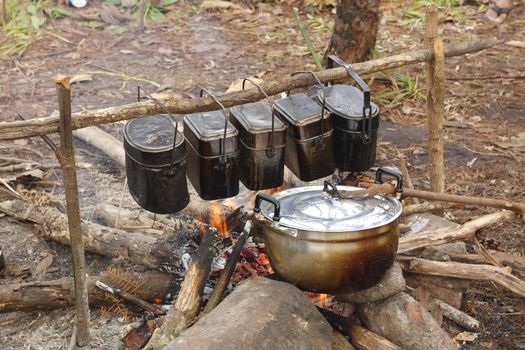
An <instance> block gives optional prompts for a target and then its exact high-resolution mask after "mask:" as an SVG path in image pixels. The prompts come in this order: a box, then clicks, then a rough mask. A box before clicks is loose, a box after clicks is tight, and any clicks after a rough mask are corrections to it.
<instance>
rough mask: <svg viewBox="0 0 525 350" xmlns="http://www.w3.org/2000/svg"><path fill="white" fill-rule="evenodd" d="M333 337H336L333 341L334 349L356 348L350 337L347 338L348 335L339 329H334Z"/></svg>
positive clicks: (353, 349) (350, 349)
mask: <svg viewBox="0 0 525 350" xmlns="http://www.w3.org/2000/svg"><path fill="white" fill-rule="evenodd" d="M332 337H333V339H334V341H333V343H332V350H355V348H354V347H353V346H352V344H350V342H349V341H348V339H346V337H345V336H344V335H343V334H341V332H339V331H338V330H337V329H334V330H333V331H332Z"/></svg>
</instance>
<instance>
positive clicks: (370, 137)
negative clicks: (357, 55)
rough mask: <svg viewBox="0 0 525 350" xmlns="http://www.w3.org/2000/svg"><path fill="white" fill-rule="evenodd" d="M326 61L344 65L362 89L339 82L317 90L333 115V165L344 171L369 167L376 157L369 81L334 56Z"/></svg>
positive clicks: (374, 107) (376, 112) (375, 115)
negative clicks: (367, 83) (367, 82)
mask: <svg viewBox="0 0 525 350" xmlns="http://www.w3.org/2000/svg"><path fill="white" fill-rule="evenodd" d="M328 61H329V66H330V65H333V63H334V62H335V63H337V64H340V65H341V66H343V67H345V68H346V70H347V71H348V74H349V75H350V76H351V77H352V78H353V79H354V80H355V81H356V82H357V83H358V85H359V86H360V87H361V89H362V90H363V92H361V91H360V90H359V89H357V88H356V87H354V86H350V85H342V84H338V85H332V86H328V87H326V88H324V89H322V90H320V91H319V95H318V98H319V100H321V97H323V96H324V98H325V103H326V108H327V109H328V110H329V111H330V112H331V113H332V116H333V126H334V160H335V166H336V167H337V168H338V169H339V170H343V171H365V170H368V169H370V168H371V167H372V166H373V165H374V163H375V160H376V147H377V130H378V128H379V108H378V107H377V105H375V104H374V103H372V102H370V89H369V88H368V85H366V83H365V82H364V81H363V80H362V79H361V78H360V77H359V75H357V73H356V72H355V71H354V69H353V68H352V66H351V65H349V64H346V63H344V62H343V61H341V60H340V59H339V58H337V57H335V56H329V60H328Z"/></svg>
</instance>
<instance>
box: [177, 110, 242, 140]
mask: <svg viewBox="0 0 525 350" xmlns="http://www.w3.org/2000/svg"><path fill="white" fill-rule="evenodd" d="M224 118H225V116H224V114H223V112H222V111H210V112H199V113H193V114H188V115H186V116H185V117H184V119H185V120H186V123H187V124H188V126H190V127H191V129H192V130H193V132H194V133H195V135H196V136H197V138H198V139H200V140H202V141H210V140H213V139H219V138H222V137H223V136H224ZM236 135H237V129H235V128H234V126H233V125H232V124H231V123H230V122H228V123H227V127H226V137H230V136H236Z"/></svg>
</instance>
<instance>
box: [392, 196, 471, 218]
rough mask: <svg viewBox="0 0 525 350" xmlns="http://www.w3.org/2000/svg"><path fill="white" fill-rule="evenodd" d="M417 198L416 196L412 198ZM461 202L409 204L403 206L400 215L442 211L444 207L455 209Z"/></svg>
mask: <svg viewBox="0 0 525 350" xmlns="http://www.w3.org/2000/svg"><path fill="white" fill-rule="evenodd" d="M414 199H417V198H414ZM461 206H462V205H461V204H456V203H441V202H425V203H419V204H410V205H406V206H404V207H403V212H402V213H401V216H410V215H413V214H422V213H430V212H434V211H438V212H439V211H443V210H445V209H457V208H460V207H461Z"/></svg>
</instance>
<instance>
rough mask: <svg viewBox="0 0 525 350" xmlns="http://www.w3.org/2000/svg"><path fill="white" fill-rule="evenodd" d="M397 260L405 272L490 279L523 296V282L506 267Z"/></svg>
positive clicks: (418, 259)
mask: <svg viewBox="0 0 525 350" xmlns="http://www.w3.org/2000/svg"><path fill="white" fill-rule="evenodd" d="M397 261H399V263H400V264H401V268H402V269H403V270H405V271H407V272H412V273H419V274H424V275H432V276H446V277H455V278H461V279H467V280H480V281H492V282H495V283H497V284H499V285H501V286H503V287H505V288H507V289H509V290H510V291H512V292H514V293H516V294H517V295H520V296H521V297H525V282H524V281H522V280H520V279H519V278H517V277H516V276H513V275H512V274H511V273H510V272H509V269H508V268H501V267H496V266H492V265H473V264H463V263H457V262H441V261H430V260H425V259H420V258H412V257H407V256H399V255H398V257H397Z"/></svg>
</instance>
